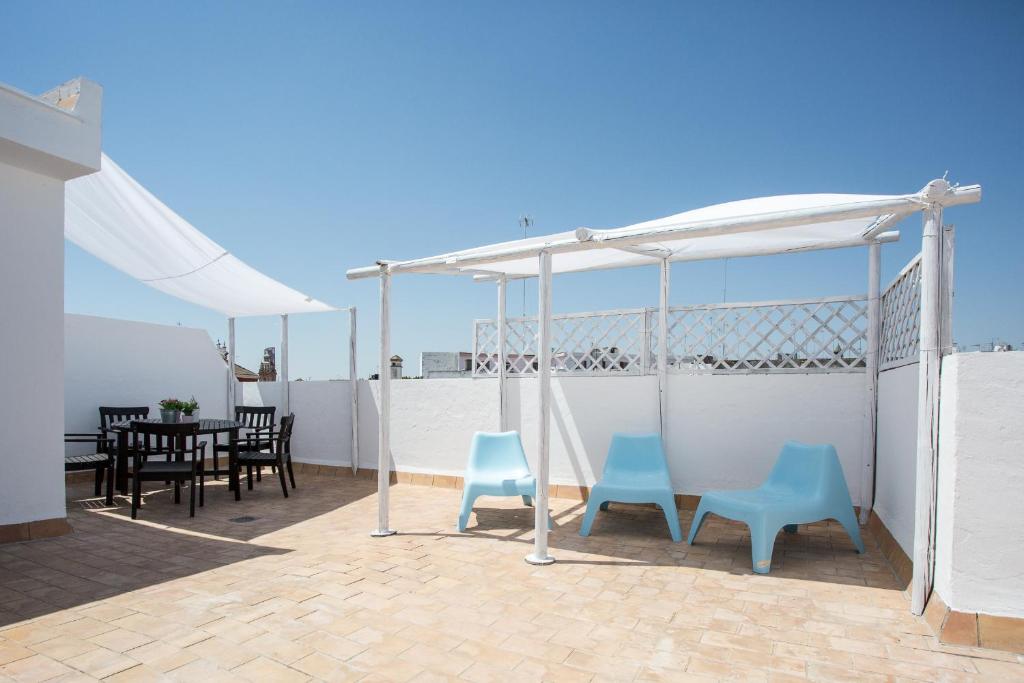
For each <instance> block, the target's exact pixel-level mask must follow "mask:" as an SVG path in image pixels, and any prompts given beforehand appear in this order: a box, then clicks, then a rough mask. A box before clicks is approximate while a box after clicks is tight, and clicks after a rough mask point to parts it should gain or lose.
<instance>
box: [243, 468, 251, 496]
mask: <svg viewBox="0 0 1024 683" xmlns="http://www.w3.org/2000/svg"><path fill="white" fill-rule="evenodd" d="M245 485H246V486H247V487H248V489H249V490H250V491H252V465H246V466H245Z"/></svg>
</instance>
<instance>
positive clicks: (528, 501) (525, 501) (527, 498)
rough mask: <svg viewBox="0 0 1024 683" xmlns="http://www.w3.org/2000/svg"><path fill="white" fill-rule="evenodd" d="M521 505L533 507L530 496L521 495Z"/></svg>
mask: <svg viewBox="0 0 1024 683" xmlns="http://www.w3.org/2000/svg"><path fill="white" fill-rule="evenodd" d="M523 505H525V506H526V507H533V499H532V498H530V496H523Z"/></svg>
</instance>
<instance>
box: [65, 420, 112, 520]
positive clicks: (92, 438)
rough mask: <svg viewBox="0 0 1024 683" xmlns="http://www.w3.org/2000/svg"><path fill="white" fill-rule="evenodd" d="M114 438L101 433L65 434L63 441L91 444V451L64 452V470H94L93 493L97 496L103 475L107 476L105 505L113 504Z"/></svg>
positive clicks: (101, 485) (100, 488)
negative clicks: (74, 453)
mask: <svg viewBox="0 0 1024 683" xmlns="http://www.w3.org/2000/svg"><path fill="white" fill-rule="evenodd" d="M113 442H114V439H112V438H108V437H106V436H104V435H103V434H97V433H95V432H94V433H92V434H65V435H64V443H66V444H69V443H75V444H77V443H81V444H92V445H93V446H94V451H95V452H93V453H80V454H76V455H68V454H67V453H65V454H64V471H65V472H85V471H87V470H96V488H95V494H96V495H97V496H98V495H100V492H101V490H102V487H103V476H104V474H105V475H106V477H107V498H106V502H107V505H113V504H114V448H113Z"/></svg>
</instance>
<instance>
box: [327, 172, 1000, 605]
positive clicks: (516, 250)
mask: <svg viewBox="0 0 1024 683" xmlns="http://www.w3.org/2000/svg"><path fill="white" fill-rule="evenodd" d="M980 200H981V187H980V186H978V185H971V186H966V187H960V186H951V185H950V184H949V183H947V182H946V181H945V180H944V179H939V180H933V181H931V182H930V183H928V184H927V185H926V186H925V187H924V188H922V189H921V190H920V191H919V192H915V193H912V194H902V195H850V194H807V195H785V196H778V197H765V198H758V199H748V200H743V201H738V202H729V203H726V204H717V205H713V206H708V207H705V208H701V209H696V210H693V211H687V212H684V213H680V214H676V215H673V216H669V217H666V218H661V219H657V220H653V221H647V222H643V223H637V224H635V225H630V226H627V227H623V228H616V229H610V230H596V229H591V228H579V229H577V230H575V231H571V232H563V233H557V234H553V235H547V236H543V237H533V238H528V239H522V240H515V241H511V242H503V243H499V244H492V245H488V246H483V247H477V248H473V249H465V250H461V251H455V252H450V253H447V254H441V255H438V256H430V257H426V258H419V259H412V260H406V261H378V262H377V264H376V265H374V266H369V267H365V268H356V269H352V270H349V271H348V273H347V276H348V278H349V279H360V278H373V277H375V278H379V280H380V368H381V372H380V382H381V385H380V402H381V404H380V435H379V451H378V478H377V484H378V523H377V528H376V529H375V530H374V531H373V532H372V534H373V535H374V536H387V535H391V534H394V533H395V531H394V530H392V529H391V528H390V524H389V520H388V487H389V480H390V431H391V424H390V415H391V388H390V384H391V378H390V375H389V373H388V372H387V369H388V359H389V357H390V355H391V350H390V345H391V332H390V299H391V278H392V276H393V275H398V274H404V273H439V274H453V275H470V276H472V277H474V278H476V279H484V280H496V281H497V284H498V356H499V357H498V387H499V389H498V390H499V393H500V403H499V405H500V414H501V424H500V427H501V429H503V430H504V429H506V428H507V426H508V425H507V395H506V379H507V378H506V367H505V358H506V348H505V327H506V324H505V323H506V318H505V289H506V286H507V282H508V281H509V280H510V279H516V278H530V277H536V278H538V280H539V285H538V326H537V327H538V333H537V335H538V341H537V349H538V366H537V367H538V369H537V376H538V379H539V382H538V391H539V393H540V397H539V398H540V400H539V406H540V408H539V411H540V414H539V415H538V419H539V430H538V431H539V437H538V443H537V472H536V478H537V501H536V514H535V521H534V531H535V540H534V547H533V552H532V553H531V554H530V555H528V556H527V557H526V561H527V562H529V563H531V564H538V565H544V564H550V563H552V562H554V558H553V557H552V556H551V555H550V554H549V552H548V537H547V534H548V528H547V515H548V493H549V490H548V488H549V447H550V431H551V428H550V409H549V406H550V392H551V361H552V349H551V280H552V275H553V274H554V273H569V272H579V271H587V270H599V269H611V268H626V267H632V266H643V265H654V264H657V265H658V266H659V268H660V273H661V277H660V287H659V311H658V312H659V316H660V318H659V325H660V329H661V330H667V329H668V301H669V287H670V282H669V273H670V268H669V267H670V264H671V263H673V262H679V261H697V260H706V259H721V258H734V257H740V256H758V255H769V254H785V253H793V252H802V251H814V250H820V249H837V248H844V247H860V246H865V247H867V248H868V253H869V259H868V263H869V267H868V318H869V322H868V343H867V354H866V365H867V367H866V370H867V373H866V374H867V380H866V388H865V404H866V410H865V415H866V417H865V422H864V440H863V441H864V448H863V454H862V467H861V484H862V491H864V492H865V493H864V495H863V497H862V498H863V500H864V501H867V504H862V506H861V521H862V523H863V522H864V521H866V519H867V515H868V514H869V513H870V506H871V503H870V501H871V500H872V498H873V490H874V466H875V463H874V458H875V448H874V445H875V427H876V420H877V400H876V390H877V381H878V372H877V369H878V341H879V330H880V311H879V290H880V281H879V278H880V267H879V264H880V252H881V244H882V243H885V242H890V241H894V240H896V239H898V238H899V233H898V232H895V231H893V230H892V228H893V227H894V226H895V225H896V224H897V223H899V222H900V221H901V220H902V219H904V218H906V217H907V216H909V215H910V214H913V213H917V212H921V213H922V214H923V216H924V229H923V237H922V249H921V252H922V261H921V273H922V275H921V322H920V370H919V372H920V380H919V395H918V401H919V410H918V415H919V417H918V428H917V499H916V500H917V502H916V519H915V534H914V557H913V561H914V581H913V592H912V610H913V611H914V612H915V613H916V614H920V613H921V612H922V611H923V609H924V604H925V601H926V599H927V597H928V593H929V592H930V590H931V585H932V573H933V565H934V519H935V486H936V483H935V475H936V449H937V430H938V371H939V356H940V347H939V330H940V311H939V301H940V292H939V286H940V278H939V268H940V263H939V261H940V233H941V228H942V212H943V209H944V208H945V207H948V206H954V205H957V204H969V203H975V202H978V201H980ZM658 341H659V344H658V349H657V357H658V363H657V366H658V380H659V381H658V391H659V399H660V407H661V429H662V433H663V434H664V433H665V430H666V428H667V426H668V425H667V424H666V417H667V410H666V406H667V404H668V400H669V396H668V394H667V372H668V362H667V361H668V335H667V334H664V333H662V334H660V335H659V337H658Z"/></svg>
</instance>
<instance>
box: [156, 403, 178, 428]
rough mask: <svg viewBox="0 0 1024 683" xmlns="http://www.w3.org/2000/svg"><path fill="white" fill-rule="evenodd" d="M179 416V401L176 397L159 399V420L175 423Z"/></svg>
mask: <svg viewBox="0 0 1024 683" xmlns="http://www.w3.org/2000/svg"><path fill="white" fill-rule="evenodd" d="M180 418H181V401H179V400H178V399H176V398H165V399H164V400H162V401H160V420H161V421H163V422H166V423H175V422H177V421H178V420H179V419H180Z"/></svg>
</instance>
